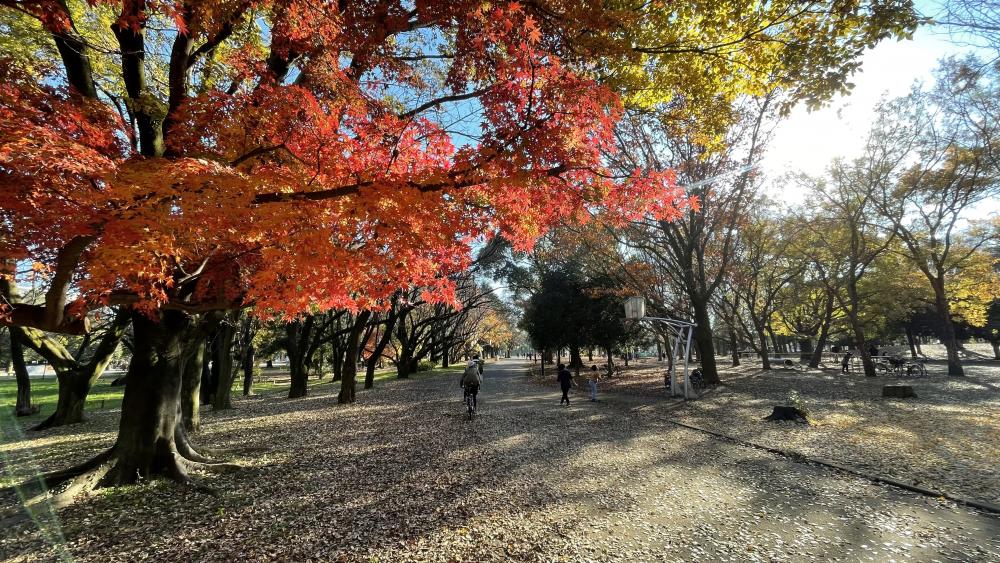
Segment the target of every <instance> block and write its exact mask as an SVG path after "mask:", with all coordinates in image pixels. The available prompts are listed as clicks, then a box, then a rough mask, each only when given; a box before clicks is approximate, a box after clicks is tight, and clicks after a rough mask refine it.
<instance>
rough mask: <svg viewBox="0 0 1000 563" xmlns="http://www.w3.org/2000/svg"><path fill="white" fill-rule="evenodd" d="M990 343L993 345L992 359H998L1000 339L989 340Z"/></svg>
mask: <svg viewBox="0 0 1000 563" xmlns="http://www.w3.org/2000/svg"><path fill="white" fill-rule="evenodd" d="M990 344H991V345H993V359H994V360H1000V340H991V341H990Z"/></svg>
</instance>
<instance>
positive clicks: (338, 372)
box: [333, 342, 349, 381]
mask: <svg viewBox="0 0 1000 563" xmlns="http://www.w3.org/2000/svg"><path fill="white" fill-rule="evenodd" d="M346 352H347V350H345V347H344V346H340V344H339V343H337V342H335V343H334V345H333V380H334V381H343V378H344V364H345V362H346V360H345V359H344V355H345V353H346ZM348 354H349V353H348Z"/></svg>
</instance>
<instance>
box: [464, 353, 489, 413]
mask: <svg viewBox="0 0 1000 563" xmlns="http://www.w3.org/2000/svg"><path fill="white" fill-rule="evenodd" d="M458 384H459V385H461V386H462V389H464V390H465V395H466V396H468V395H470V394H471V395H472V410H473V411H475V410H476V398H477V396H478V395H479V386H480V385H482V384H483V361H482V360H480V359H479V354H476V355H475V356H473V357H472V359H471V360H469V365H467V366H465V371H464V372H462V379H460V380H459V382H458Z"/></svg>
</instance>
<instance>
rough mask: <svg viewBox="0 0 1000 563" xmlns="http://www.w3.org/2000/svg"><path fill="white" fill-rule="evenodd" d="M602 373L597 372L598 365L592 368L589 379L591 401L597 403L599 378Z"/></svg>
mask: <svg viewBox="0 0 1000 563" xmlns="http://www.w3.org/2000/svg"><path fill="white" fill-rule="evenodd" d="M598 375H600V372H598V371H597V364H594V365H592V366H590V377H588V378H587V383H589V384H590V401H591V402H592V403H593V402H597V377H598Z"/></svg>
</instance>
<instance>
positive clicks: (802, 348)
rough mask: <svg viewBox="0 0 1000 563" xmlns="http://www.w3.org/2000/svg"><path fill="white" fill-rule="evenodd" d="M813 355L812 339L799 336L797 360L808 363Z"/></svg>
mask: <svg viewBox="0 0 1000 563" xmlns="http://www.w3.org/2000/svg"><path fill="white" fill-rule="evenodd" d="M812 356H813V341H812V338H800V339H799V362H801V363H808V362H809V361H811V360H812Z"/></svg>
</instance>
